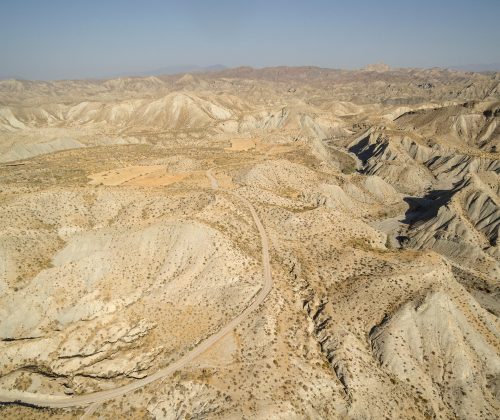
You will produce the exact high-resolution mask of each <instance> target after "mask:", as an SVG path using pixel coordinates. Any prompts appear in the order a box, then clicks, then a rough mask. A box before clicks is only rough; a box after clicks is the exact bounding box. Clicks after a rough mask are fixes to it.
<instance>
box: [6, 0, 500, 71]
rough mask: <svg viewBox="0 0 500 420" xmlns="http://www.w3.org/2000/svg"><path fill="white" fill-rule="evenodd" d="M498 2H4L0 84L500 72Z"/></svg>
mask: <svg viewBox="0 0 500 420" xmlns="http://www.w3.org/2000/svg"><path fill="white" fill-rule="evenodd" d="M499 28H500V0H491V1H490V0H475V1H472V0H469V1H462V0H442V1H440V0H433V1H427V0H410V1H405V0H399V1H389V0H378V1H376V0H371V1H369V0H355V1H347V0H345V1H335V0H331V1H326V0H308V1H305V0H304V1H294V0H288V1H285V0H274V1H273V0H266V1H261V0H247V1H244V0H241V1H238V0H231V1H225V0H222V1H217V0H205V1H201V0H199V1H197V0H183V1H180V0H179V1H166V0H165V1H159V0H136V1H129V0H120V1H118V0H99V1H98V0H65V1H60V0H45V1H43V0H38V1H29V0H0V77H22V78H30V79H58V78H83V77H99V76H109V75H113V74H123V73H131V74H133V73H134V72H142V71H147V70H155V69H157V68H162V67H166V66H174V65H183V64H198V65H203V66H205V65H212V64H224V65H227V66H231V67H232V66H239V65H251V66H254V67H262V66H275V65H316V66H322V67H336V68H357V67H362V66H364V65H366V64H368V63H373V62H379V61H383V62H386V63H388V64H390V65H392V66H396V67H403V66H404V67H407V66H414V67H431V66H458V65H464V64H487V63H494V62H500V29H499Z"/></svg>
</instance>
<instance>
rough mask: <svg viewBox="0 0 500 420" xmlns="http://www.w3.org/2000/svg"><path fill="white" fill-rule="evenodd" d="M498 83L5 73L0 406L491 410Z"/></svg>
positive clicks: (20, 414)
mask: <svg viewBox="0 0 500 420" xmlns="http://www.w3.org/2000/svg"><path fill="white" fill-rule="evenodd" d="M499 83H500V73H483V74H479V73H463V72H456V71H449V70H442V69H428V70H416V69H397V70H394V69H390V68H388V67H386V66H383V65H374V66H369V67H367V68H366V69H363V70H357V71H343V70H328V69H319V68H314V67H301V68H287V67H278V68H266V69H260V70H256V69H252V68H237V69H228V70H223V71H220V72H213V73H206V74H196V75H190V74H185V75H176V76H165V77H147V78H120V79H114V80H84V81H57V82H36V81H18V80H4V81H0V401H1V402H2V403H4V404H2V405H1V406H0V417H2V418H24V419H29V418H49V417H50V418H61V419H62V418H103V419H115V418H124V417H128V418H145V419H149V418H156V419H179V418H182V419H183V418H234V419H240V418H247V419H249V418H271V419H302V418H318V419H319V418H349V419H350V418H353V419H368V418H370V419H385V418H387V419H402V418H409V419H424V418H425V419H427V418H436V419H454V418H459V419H493V418H498V417H499V416H500V400H499V397H500V353H499V350H500V324H499V318H498V316H499V315H500V300H499V299H500V245H499V238H498V236H499V226H500V208H499V204H500V182H499V176H500V160H499V157H500V153H499V152H500V87H499Z"/></svg>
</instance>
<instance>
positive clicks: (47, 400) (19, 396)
mask: <svg viewBox="0 0 500 420" xmlns="http://www.w3.org/2000/svg"><path fill="white" fill-rule="evenodd" d="M206 175H207V177H208V179H209V180H210V184H211V186H212V188H213V189H214V190H216V189H218V188H219V184H218V182H217V179H216V178H215V177H214V175H213V173H212V170H208V171H207V172H206ZM227 192H228V193H229V194H231V195H232V196H234V197H236V198H237V199H239V200H240V201H241V202H242V203H243V204H244V205H245V206H246V207H247V208H248V210H250V213H251V214H252V218H253V220H254V222H255V225H256V226H257V230H258V231H259V235H260V240H261V244H262V267H263V277H264V284H263V286H262V289H261V290H260V291H259V293H258V294H257V295H256V297H255V300H254V301H253V302H252V303H251V304H250V305H249V306H248V307H247V308H246V309H245V310H244V311H243V312H241V313H240V314H239V315H238V316H237V317H236V318H234V319H232V320H231V321H230V322H229V323H228V324H226V325H225V326H224V327H222V328H221V329H220V330H219V331H218V332H216V333H215V334H213V335H211V336H210V337H208V338H207V339H206V340H204V341H202V342H201V343H200V344H199V345H198V346H196V347H195V348H194V349H193V350H191V351H190V352H189V353H187V354H185V355H184V356H182V357H181V358H180V359H179V360H177V361H176V362H174V363H172V364H171V365H169V366H167V367H165V368H163V369H160V370H159V371H157V372H155V373H153V374H152V375H150V376H146V377H145V378H142V379H138V380H136V381H134V382H131V383H130V384H127V385H124V386H120V387H118V388H113V389H108V390H105V391H99V392H92V393H89V394H84V395H74V396H67V395H46V394H35V393H29V392H22V391H7V390H0V403H17V404H25V405H35V406H38V407H52V408H67V407H76V406H83V405H88V404H95V403H101V402H104V401H107V400H110V399H113V398H117V397H120V396H122V395H124V394H127V393H129V392H132V391H135V390H136V389H139V388H142V387H144V386H146V385H148V384H150V383H152V382H154V381H157V380H159V379H162V378H165V377H166V376H168V375H171V374H172V373H174V372H175V371H177V370H179V369H181V368H183V367H184V366H185V365H187V364H188V363H190V362H191V361H193V360H194V359H196V358H197V357H198V356H199V355H201V354H202V353H203V352H205V351H206V350H208V349H209V348H210V347H211V346H213V345H214V344H215V343H216V342H217V341H219V340H220V339H221V338H222V337H224V336H225V335H226V334H227V333H229V332H231V331H232V330H233V329H234V328H236V326H237V325H238V324H239V323H240V322H241V321H243V320H244V319H245V318H247V317H248V315H250V313H251V312H253V311H254V310H255V309H257V308H258V307H259V306H260V304H261V303H262V302H264V299H266V297H267V295H268V294H269V292H270V291H271V289H272V287H273V279H272V275H271V264H270V258H269V240H268V238H267V234H266V231H265V229H264V226H263V224H262V222H261V220H260V219H259V216H258V215H257V212H256V210H255V208H254V206H253V204H252V203H250V201H248V200H247V199H246V198H243V197H241V196H239V195H238V194H237V193H234V192H231V191H227Z"/></svg>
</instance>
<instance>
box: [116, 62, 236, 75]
mask: <svg viewBox="0 0 500 420" xmlns="http://www.w3.org/2000/svg"><path fill="white" fill-rule="evenodd" d="M225 69H227V67H226V66H224V65H222V64H214V65H212V66H198V65H196V64H183V65H179V66H167V67H160V68H158V69H155V70H149V71H142V72H137V73H135V72H134V73H132V74H131V73H127V74H126V75H127V76H130V75H134V76H159V75H162V74H181V73H206V72H212V71H221V70H225Z"/></svg>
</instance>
